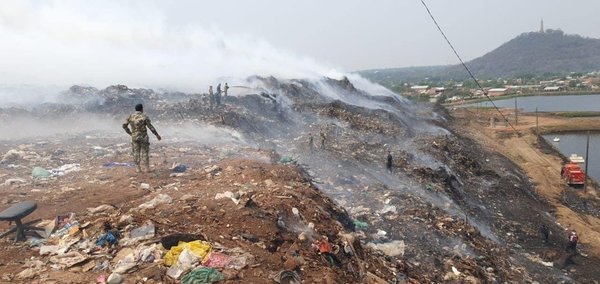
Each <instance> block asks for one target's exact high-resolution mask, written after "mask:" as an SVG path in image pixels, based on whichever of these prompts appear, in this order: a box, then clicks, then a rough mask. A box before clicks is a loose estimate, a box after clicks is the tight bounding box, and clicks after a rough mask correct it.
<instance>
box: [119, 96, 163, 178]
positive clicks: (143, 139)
mask: <svg viewBox="0 0 600 284" xmlns="http://www.w3.org/2000/svg"><path fill="white" fill-rule="evenodd" d="M129 125H131V130H130V129H129ZM146 127H148V128H149V129H150V131H152V133H153V134H154V135H156V139H158V141H160V140H161V139H162V138H161V137H160V135H158V132H156V129H155V128H154V126H152V124H151V123H150V118H148V116H147V115H145V114H144V107H143V106H142V104H137V105H136V106H135V113H133V114H131V115H130V116H129V117H128V118H127V120H126V121H125V123H123V129H125V132H127V134H129V135H130V136H131V146H132V148H133V161H134V162H135V167H136V170H137V172H138V173H139V172H141V171H142V168H141V166H140V163H141V161H142V160H143V161H144V166H145V167H146V172H148V171H150V158H149V157H148V154H149V152H150V141H149V138H148V132H147V131H146ZM140 156H141V157H140Z"/></svg>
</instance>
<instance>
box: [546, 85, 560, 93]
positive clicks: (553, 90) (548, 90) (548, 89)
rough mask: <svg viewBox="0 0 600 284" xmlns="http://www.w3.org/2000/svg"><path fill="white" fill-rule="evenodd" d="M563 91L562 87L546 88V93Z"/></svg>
mask: <svg viewBox="0 0 600 284" xmlns="http://www.w3.org/2000/svg"><path fill="white" fill-rule="evenodd" d="M561 89H562V87H561V86H552V87H545V88H544V92H558V91H560V90H561Z"/></svg>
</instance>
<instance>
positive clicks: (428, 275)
mask: <svg viewBox="0 0 600 284" xmlns="http://www.w3.org/2000/svg"><path fill="white" fill-rule="evenodd" d="M245 84H247V85H248V86H250V87H249V88H248V93H247V94H243V95H228V96H227V97H224V98H223V102H222V105H221V107H219V108H212V109H211V108H210V106H209V105H208V103H207V102H205V101H203V100H202V99H201V98H199V97H198V96H197V94H182V93H177V94H173V93H166V92H158V91H154V90H149V89H132V88H129V87H127V86H124V85H116V86H110V87H108V88H105V89H95V88H86V87H77V86H74V87H72V88H71V89H69V90H68V91H66V92H65V93H63V94H62V95H63V96H64V97H68V98H70V97H74V98H78V99H80V103H75V104H71V105H69V107H64V106H60V105H45V106H37V107H33V108H32V109H23V110H22V111H14V110H12V111H10V112H9V111H8V110H6V109H2V110H0V113H1V114H3V115H4V114H6V115H8V114H9V113H10V115H11V116H13V117H15V118H17V117H22V116H27V117H33V118H36V119H41V118H53V119H57V118H60V117H63V118H64V117H78V116H79V117H94V118H96V116H101V117H103V119H108V121H107V123H106V124H109V125H110V123H113V122H118V121H121V120H122V119H124V118H125V116H126V115H128V112H129V111H130V110H127V109H124V108H123V107H121V106H122V105H134V103H139V102H143V103H144V105H145V111H146V112H149V113H151V114H152V117H153V118H154V119H153V123H154V124H155V126H156V127H157V128H158V129H159V131H161V134H163V136H164V138H165V139H164V141H161V142H160V143H158V142H156V143H155V141H152V148H151V157H150V160H151V171H150V172H149V173H140V174H136V173H135V169H133V168H132V167H131V165H132V164H131V163H132V160H131V154H130V151H131V149H130V145H128V143H129V141H128V139H129V137H123V136H124V134H123V133H120V132H119V129H115V130H112V129H110V128H109V129H107V128H105V127H104V125H102V126H98V128H99V129H94V130H90V129H84V130H81V131H79V132H76V133H69V134H68V135H64V134H62V132H61V133H59V134H44V135H41V136H36V135H32V136H30V137H28V138H26V139H23V138H19V139H14V140H6V141H4V143H3V144H2V145H0V152H1V153H2V154H3V155H2V157H3V161H2V163H0V178H1V180H0V182H1V185H0V188H1V190H3V193H5V194H4V195H3V197H1V200H0V205H9V204H12V203H16V202H19V201H23V200H29V199H34V200H36V201H37V202H38V211H37V213H36V214H37V215H36V216H34V217H36V218H41V219H43V222H45V223H42V224H47V226H50V225H52V224H54V225H53V226H54V227H52V226H50V227H48V228H47V229H45V230H44V231H43V232H41V231H36V232H37V233H33V232H30V234H27V236H28V241H27V244H26V245H23V244H21V245H19V244H11V243H10V242H9V241H8V239H7V238H4V239H2V243H1V244H2V245H3V246H5V247H6V248H7V249H6V251H7V252H8V254H10V255H8V254H7V255H6V256H2V259H3V263H5V265H3V266H0V272H2V275H3V276H2V280H3V281H12V282H19V281H20V282H23V283H31V282H32V281H37V282H40V283H44V282H56V283H62V282H64V281H66V279H69V281H73V282H78V281H79V282H85V283H93V282H107V283H108V282H110V283H121V282H123V283H129V282H145V283H165V282H167V281H180V282H182V283H194V282H195V281H196V282H197V281H205V282H207V283H210V282H224V283H272V282H276V283H277V282H279V283H314V282H321V283H432V282H443V281H454V282H465V283H495V282H511V281H512V282H534V281H537V282H539V283H555V282H560V281H580V282H585V281H588V280H591V279H594V277H595V274H594V270H593V269H591V268H589V269H586V267H590V266H579V267H578V266H574V265H573V264H566V265H565V266H563V267H565V269H566V272H565V271H563V270H561V268H558V267H557V265H552V266H550V265H549V263H555V262H558V261H559V260H560V259H561V258H562V257H563V256H564V254H563V249H564V248H563V247H560V248H559V245H558V244H559V242H560V240H561V239H559V238H558V237H556V236H558V235H559V234H560V233H561V232H562V231H563V230H564V226H567V225H566V224H557V223H556V222H555V219H554V218H553V215H552V214H555V212H551V208H550V207H549V206H548V205H547V204H545V203H543V202H540V200H539V199H538V197H537V196H536V194H535V192H534V191H533V190H532V185H531V183H530V182H529V180H528V178H527V176H525V174H524V173H523V172H522V171H521V170H519V169H518V168H517V167H515V165H514V164H512V163H511V162H510V161H509V160H508V159H506V158H504V157H502V156H499V155H498V154H497V153H494V152H491V151H489V150H485V149H482V148H481V146H479V145H477V144H476V143H475V142H474V141H472V140H470V138H469V137H464V136H460V135H459V134H456V133H457V132H456V131H455V129H453V127H456V126H455V125H453V124H452V122H451V121H449V118H448V117H447V115H446V114H445V112H444V111H443V110H442V109H438V108H437V107H435V106H429V105H418V104H414V103H411V102H408V101H407V100H406V99H404V98H403V97H401V96H398V95H395V94H393V93H391V92H389V91H386V90H384V89H380V88H374V87H373V85H370V84H369V83H365V82H362V81H360V79H356V78H351V79H349V78H344V79H342V80H334V79H329V78H323V79H320V80H278V79H277V78H273V77H268V78H261V77H252V78H248V79H247V81H246V82H245ZM69 101H71V102H72V100H69ZM42 110H43V111H42ZM107 117H108V118H107ZM103 124H104V123H103ZM115 125H117V126H118V125H119V124H118V123H116V124H115ZM116 128H118V127H116ZM311 133H312V135H314V140H315V141H313V142H314V144H313V145H312V146H311V145H309V144H308V142H307V141H309V136H310V135H311ZM321 133H323V134H322V135H321ZM321 137H324V140H323V142H321V139H322V138H321ZM65 145H69V146H68V147H66V146H65ZM59 149H60V150H61V151H58V150H59ZM388 151H391V152H392V153H394V163H393V170H392V171H389V170H388V169H387V168H386V156H387V153H388ZM482 157H485V159H483V158H482ZM75 165H76V166H75ZM53 169H55V170H56V174H54V175H53V172H54V171H53ZM75 169H76V170H75ZM61 173H62V174H61ZM590 206H596V205H594V204H591V205H590ZM70 213H73V214H70ZM57 214H59V216H56V215H57ZM540 223H544V224H546V225H547V226H548V228H549V231H550V233H551V234H550V240H549V244H548V245H547V246H541V245H540V239H538V238H537V237H536V236H537V235H538V228H539V226H540V225H541V224H540ZM39 225H40V224H39V223H38V226H39ZM0 228H2V229H3V228H5V227H0ZM582 239H584V238H583V236H582ZM580 243H581V245H580V246H579V247H580V250H582V252H583V254H586V244H585V242H584V240H582V241H581V242H580ZM574 258H575V259H576V262H579V261H577V260H578V259H580V258H582V256H581V255H578V256H574ZM586 260H587V262H588V263H589V264H588V265H593V264H598V263H599V262H598V259H597V258H593V257H590V258H588V259H586ZM565 262H566V261H565ZM575 267H576V268H575ZM565 273H566V274H565Z"/></svg>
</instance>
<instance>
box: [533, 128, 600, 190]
mask: <svg viewBox="0 0 600 284" xmlns="http://www.w3.org/2000/svg"><path fill="white" fill-rule="evenodd" d="M543 137H544V139H546V141H547V142H548V143H549V144H552V145H553V146H554V148H556V149H557V150H558V151H560V152H561V153H562V154H563V155H564V156H565V157H569V156H570V155H571V154H577V155H579V156H582V157H584V158H585V144H586V139H587V134H586V133H568V134H548V135H544V136H543ZM554 137H558V138H560V142H554V141H553V139H554ZM585 162H586V163H587V162H589V166H588V173H589V175H590V177H592V178H594V179H595V180H596V181H600V166H599V165H600V133H593V134H590V149H589V157H588V161H585ZM583 166H584V167H585V164H584V165H583Z"/></svg>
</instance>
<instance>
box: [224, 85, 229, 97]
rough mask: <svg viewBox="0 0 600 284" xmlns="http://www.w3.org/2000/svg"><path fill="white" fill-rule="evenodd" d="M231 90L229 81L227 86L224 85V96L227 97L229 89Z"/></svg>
mask: <svg viewBox="0 0 600 284" xmlns="http://www.w3.org/2000/svg"><path fill="white" fill-rule="evenodd" d="M228 90H229V85H227V83H225V87H223V96H224V97H226V96H227V91H228Z"/></svg>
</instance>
